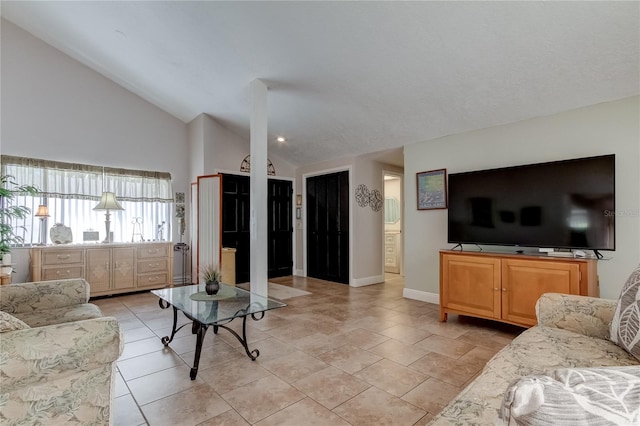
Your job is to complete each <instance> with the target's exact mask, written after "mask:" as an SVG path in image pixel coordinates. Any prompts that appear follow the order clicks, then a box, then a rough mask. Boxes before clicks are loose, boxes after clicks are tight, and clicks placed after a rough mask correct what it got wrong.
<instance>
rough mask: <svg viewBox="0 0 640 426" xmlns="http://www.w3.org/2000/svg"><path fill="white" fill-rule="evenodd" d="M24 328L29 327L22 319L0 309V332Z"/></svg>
mask: <svg viewBox="0 0 640 426" xmlns="http://www.w3.org/2000/svg"><path fill="white" fill-rule="evenodd" d="M25 328H31V327H29V326H28V325H27V324H25V323H24V321H22V320H19V319H18V318H16V317H14V316H13V315H11V314H8V313H6V312H4V311H0V333H5V332H7V331H16V330H24V329H25Z"/></svg>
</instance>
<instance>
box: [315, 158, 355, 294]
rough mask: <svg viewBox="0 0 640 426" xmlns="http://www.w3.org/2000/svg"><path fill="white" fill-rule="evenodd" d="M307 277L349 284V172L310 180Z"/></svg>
mask: <svg viewBox="0 0 640 426" xmlns="http://www.w3.org/2000/svg"><path fill="white" fill-rule="evenodd" d="M306 201H307V202H306V211H307V215H306V223H307V233H306V234H307V235H306V237H307V276H309V277H313V278H319V279H322V280H327V281H333V282H339V283H343V284H349V172H348V171H343V172H338V173H331V174H326V175H320V176H313V177H308V178H307V179H306Z"/></svg>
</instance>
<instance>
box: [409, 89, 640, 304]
mask: <svg viewBox="0 0 640 426" xmlns="http://www.w3.org/2000/svg"><path fill="white" fill-rule="evenodd" d="M639 118H640V97H638V96H635V97H631V98H627V99H622V100H619V101H614V102H608V103H602V104H598V105H593V106H589V107H586V108H580V109H576V110H572V111H568V112H564V113H560V114H555V115H552V116H548V117H540V118H535V119H531V120H525V121H521V122H518V123H512V124H508V125H504V126H497V127H492V128H488V129H483V130H477V131H473V132H468V133H464V134H459V135H452V136H447V137H443V138H439V139H435V140H429V141H425V142H421V143H417V144H413V145H407V146H405V149H404V159H405V160H404V161H405V164H404V165H405V186H404V189H405V191H404V193H405V203H404V204H405V207H406V210H405V231H406V232H405V247H404V249H405V250H404V258H405V290H409V292H408V293H411V294H413V295H414V296H420V293H422V297H425V296H426V297H428V296H430V295H431V296H433V295H434V294H436V293H438V292H439V265H438V263H439V261H438V252H439V250H441V249H447V248H451V245H449V244H447V211H446V210H422V211H418V210H417V209H416V207H415V206H416V183H415V179H412V178H411V176H414V175H415V173H417V172H420V171H424V170H433V169H441V168H446V169H447V172H448V173H456V172H462V171H470V170H479V169H487V168H494V167H505V166H511V165H520V164H527V163H538V162H545V161H551V160H562V159H568V158H578V157H588V156H594V155H604V154H611V153H613V154H616V210H617V211H618V212H619V214H620V216H619V217H617V219H616V251H615V252H603V254H605V256H606V257H609V256H612V257H613V258H612V259H611V260H606V261H600V262H599V263H598V273H599V277H600V293H601V297H604V298H617V297H618V294H619V292H620V289H621V287H622V285H623V284H624V282H625V281H626V279H627V277H628V276H629V274H630V273H631V271H632V270H633V268H634V267H635V266H636V265H637V264H638V262H640V167H639V164H640V119H639ZM489 250H490V249H489ZM406 293H407V291H405V294H406Z"/></svg>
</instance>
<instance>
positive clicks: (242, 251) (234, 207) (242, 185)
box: [222, 174, 251, 283]
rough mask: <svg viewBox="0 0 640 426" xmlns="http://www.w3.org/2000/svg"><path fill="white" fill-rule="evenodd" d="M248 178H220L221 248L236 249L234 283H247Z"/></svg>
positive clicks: (248, 255) (248, 237)
mask: <svg viewBox="0 0 640 426" xmlns="http://www.w3.org/2000/svg"><path fill="white" fill-rule="evenodd" d="M249 213H250V212H249V176H238V175H229V174H225V175H223V177H222V247H232V248H235V249H236V282H237V283H246V282H249V257H250V248H251V246H250V244H251V243H250V236H249V229H250V228H249Z"/></svg>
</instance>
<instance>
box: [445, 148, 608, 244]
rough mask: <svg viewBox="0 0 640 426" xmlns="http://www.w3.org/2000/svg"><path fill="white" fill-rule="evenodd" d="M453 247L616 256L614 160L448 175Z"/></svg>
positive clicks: (592, 160)
mask: <svg viewBox="0 0 640 426" xmlns="http://www.w3.org/2000/svg"><path fill="white" fill-rule="evenodd" d="M448 188H449V221H448V222H449V223H448V227H449V230H448V235H449V242H450V243H459V244H463V243H473V244H491V245H505V246H524V247H545V248H571V249H590V250H615V155H604V156H598V157H589V158H578V159H572V160H563V161H555V162H549V163H539V164H529V165H525V166H517V167H506V168H501V169H491V170H480V171H474V172H465V173H452V174H450V175H449V182H448Z"/></svg>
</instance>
